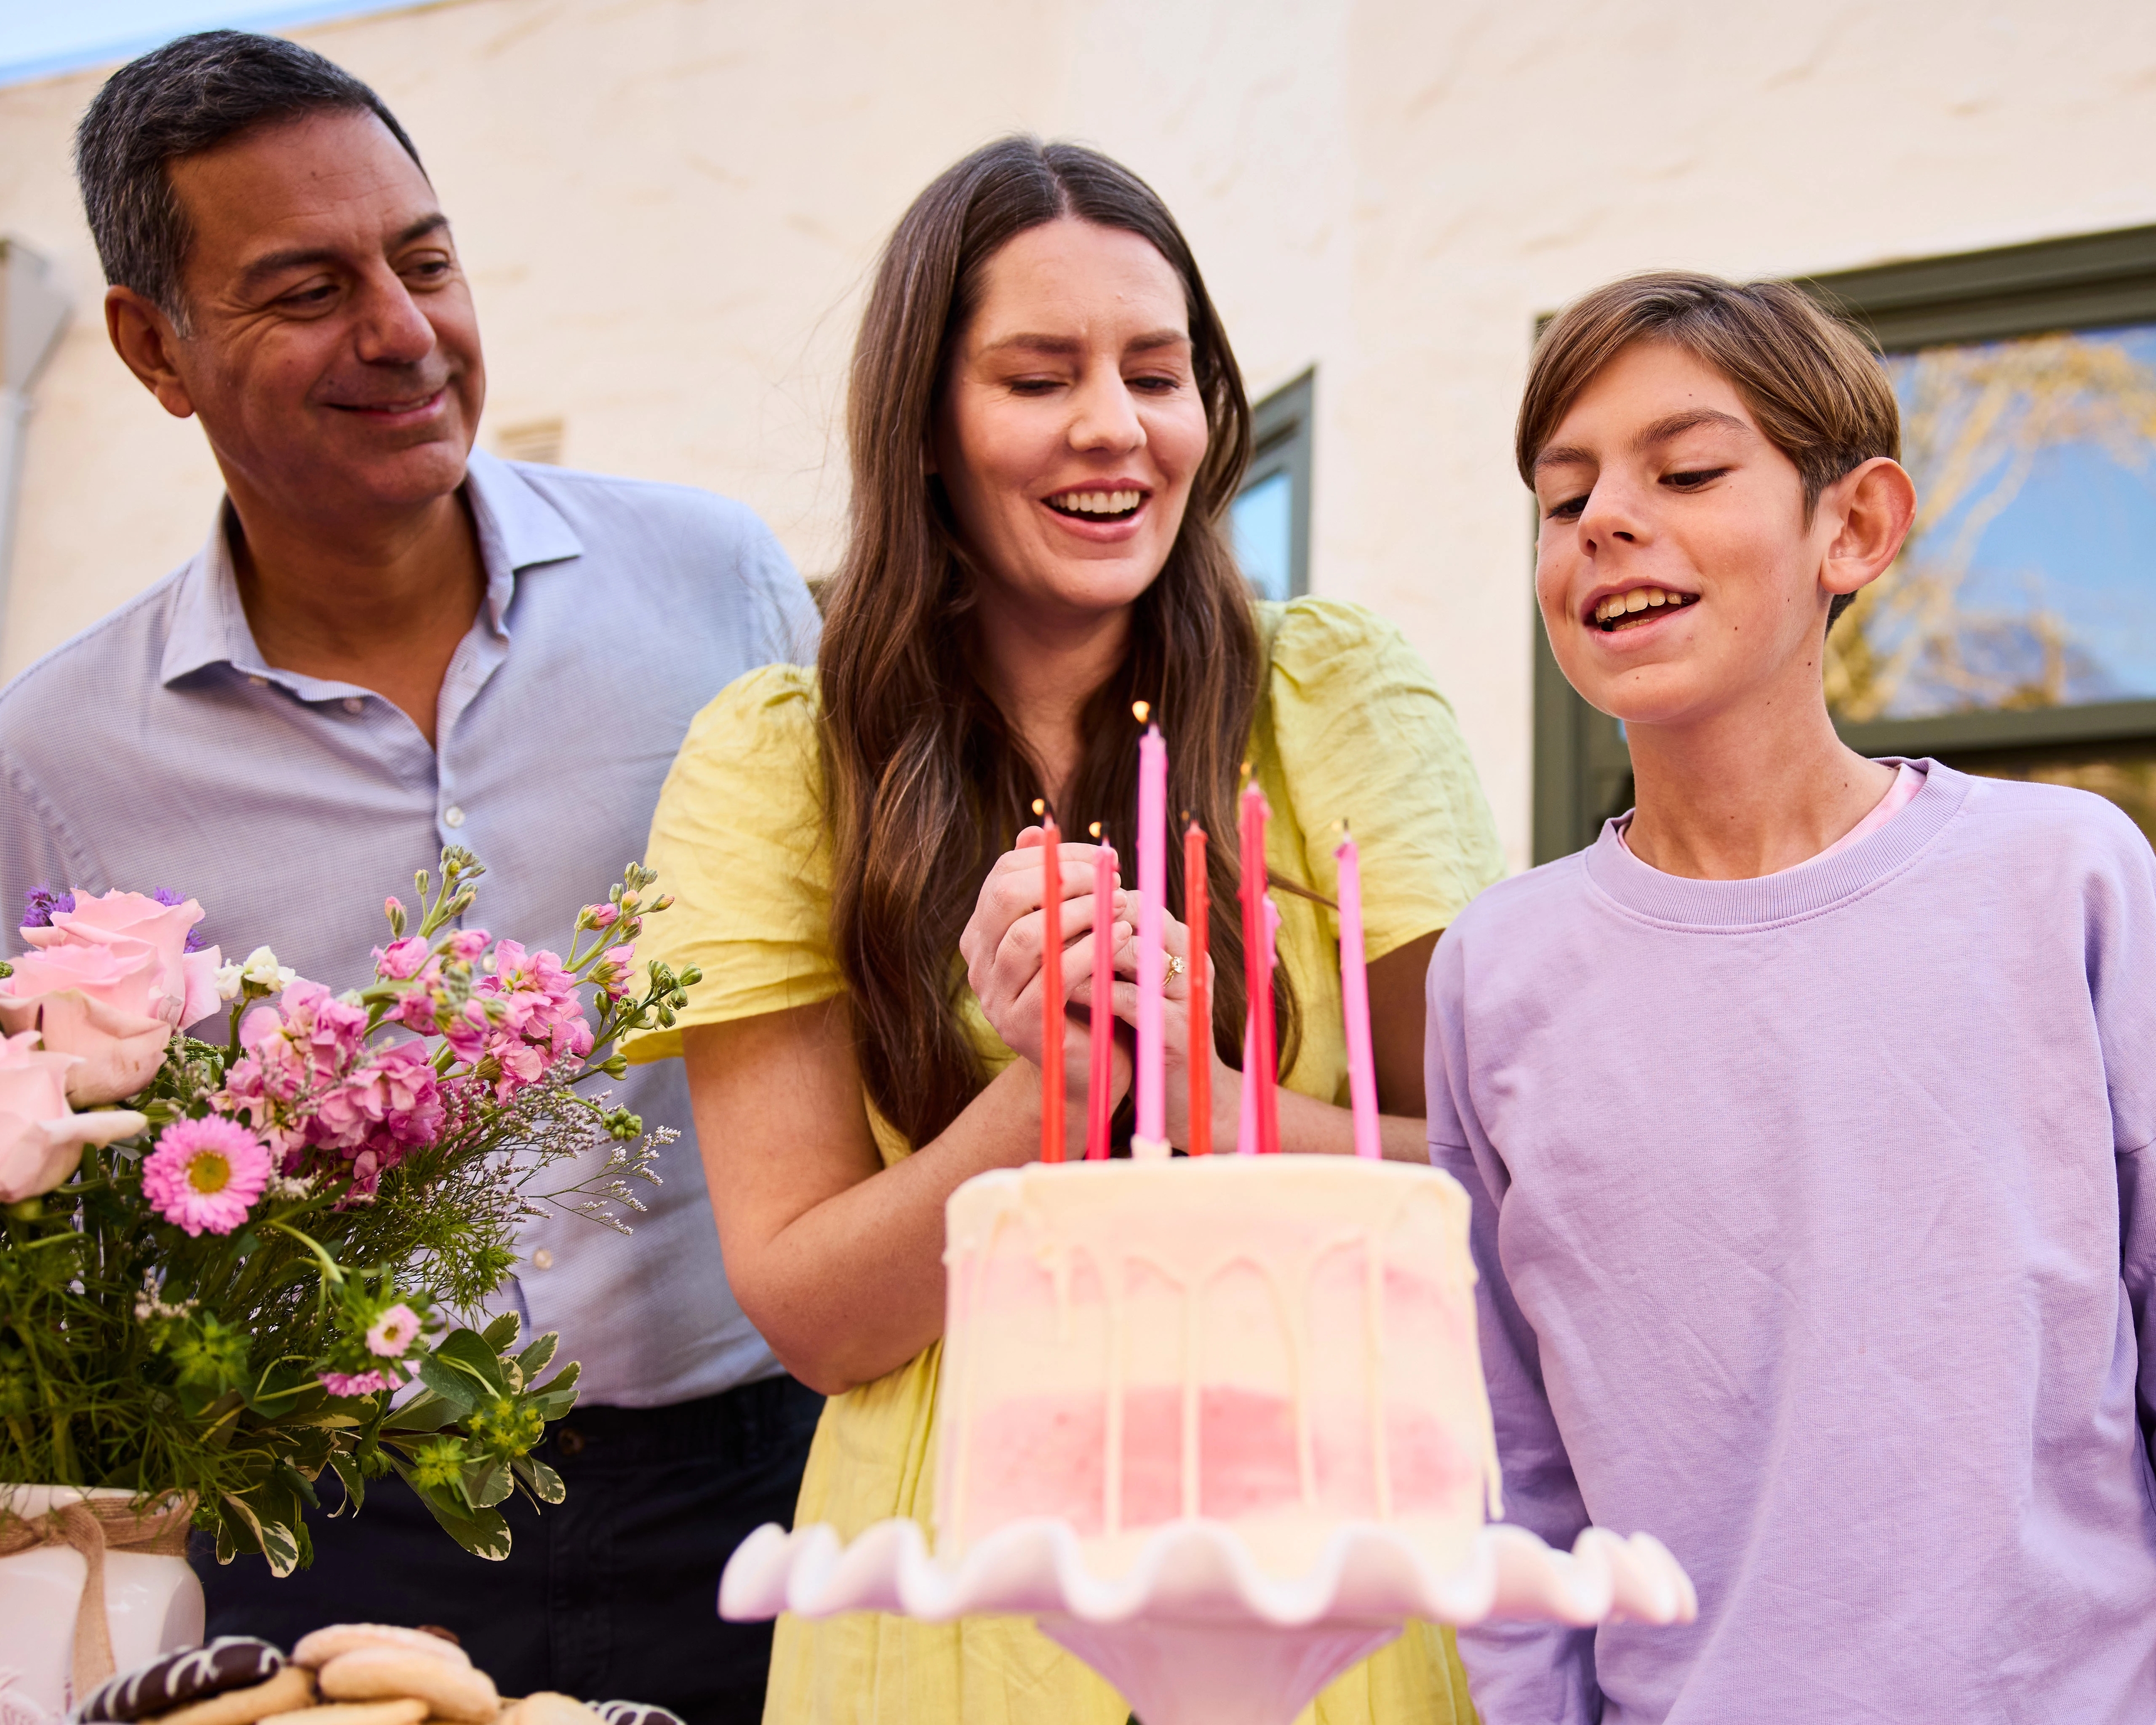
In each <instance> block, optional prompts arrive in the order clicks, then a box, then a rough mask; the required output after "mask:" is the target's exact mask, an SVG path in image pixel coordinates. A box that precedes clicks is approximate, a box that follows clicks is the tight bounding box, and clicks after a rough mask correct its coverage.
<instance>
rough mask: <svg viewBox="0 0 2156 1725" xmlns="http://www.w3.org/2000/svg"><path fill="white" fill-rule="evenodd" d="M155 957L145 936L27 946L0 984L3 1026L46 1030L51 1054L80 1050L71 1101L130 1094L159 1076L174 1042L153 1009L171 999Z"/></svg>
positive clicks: (71, 1074)
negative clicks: (125, 942)
mask: <svg viewBox="0 0 2156 1725" xmlns="http://www.w3.org/2000/svg"><path fill="white" fill-rule="evenodd" d="M31 932H34V933H42V932H44V931H42V930H33V931H31ZM156 967H157V957H156V955H155V954H154V953H153V952H151V951H150V950H149V949H148V948H147V947H144V946H143V945H141V943H140V942H130V943H129V947H126V948H123V947H90V946H57V947H48V948H46V949H45V950H44V951H43V952H25V953H24V954H23V956H22V957H20V958H18V959H17V960H16V961H15V973H14V975H13V976H12V977H9V978H7V979H6V980H5V981H4V982H0V1030H4V1031H6V1032H8V1033H10V1034H32V1033H41V1034H43V1036H44V1045H45V1048H46V1050H47V1051H48V1052H49V1053H51V1054H54V1055H72V1056H74V1060H72V1061H71V1063H70V1065H69V1069H68V1074H67V1088H68V1096H69V1100H70V1101H75V1102H81V1103H92V1102H116V1101H119V1100H120V1099H121V1097H122V1096H133V1095H134V1094H135V1093H136V1091H139V1090H141V1088H142V1087H143V1086H145V1085H146V1084H147V1083H149V1081H151V1079H152V1078H154V1077H156V1076H157V1068H158V1067H159V1066H161V1065H163V1064H164V1060H165V1045H166V1044H167V1043H168V1042H170V1041H171V1040H172V1020H171V1019H168V1018H167V1017H165V1016H163V1015H162V1014H159V1013H157V1012H153V1011H152V1010H151V1007H152V1006H153V1005H157V1004H162V1002H163V1001H164V1000H166V999H169V998H170V997H168V996H162V995H160V993H159V992H158V990H157V986H156V983H155V980H154V972H155V969H156Z"/></svg>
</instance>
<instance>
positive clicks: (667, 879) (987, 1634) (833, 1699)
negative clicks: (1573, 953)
mask: <svg viewBox="0 0 2156 1725" xmlns="http://www.w3.org/2000/svg"><path fill="white" fill-rule="evenodd" d="M1258 609H1259V622H1260V629H1261V631H1262V633H1263V635H1264V637H1265V648H1266V656H1267V661H1268V663H1267V670H1266V674H1265V681H1264V685H1263V687H1262V689H1261V691H1260V700H1259V705H1258V711H1257V713H1256V716H1255V721H1254V723H1253V726H1252V733H1251V738H1250V762H1251V764H1252V766H1253V768H1254V769H1255V772H1256V773H1257V775H1258V779H1259V783H1260V784H1261V785H1262V786H1263V787H1264V789H1265V796H1266V798H1267V800H1268V801H1269V802H1270V803H1271V805H1272V811H1273V818H1272V824H1271V826H1270V829H1269V832H1268V837H1267V843H1266V861H1267V863H1268V865H1270V867H1271V868H1272V869H1273V870H1276V872H1277V873H1279V874H1280V875H1283V876H1285V877H1286V879H1288V880H1293V881H1295V882H1296V883H1297V884H1298V885H1301V886H1306V887H1308V888H1310V889H1311V890H1312V891H1316V892H1318V893H1320V894H1322V895H1323V896H1326V897H1327V898H1331V897H1333V896H1336V895H1335V891H1334V886H1335V880H1336V875H1335V869H1334V865H1333V860H1332V849H1333V846H1334V845H1337V843H1338V842H1339V837H1338V826H1337V823H1339V822H1340V821H1341V820H1342V819H1345V820H1346V821H1347V822H1348V824H1349V825H1350V826H1351V827H1352V829H1353V832H1354V834H1355V840H1356V843H1357V845H1358V847H1359V848H1360V850H1361V853H1362V859H1363V921H1364V933H1365V948H1366V951H1367V952H1368V955H1369V956H1370V957H1373V958H1377V957H1383V955H1384V954H1385V953H1387V952H1391V951H1393V950H1394V949H1395V948H1396V947H1400V946H1403V945H1404V944H1405V943H1406V942H1409V941H1411V940H1414V939H1415V938H1416V937H1418V936H1420V935H1424V934H1428V933H1430V932H1431V931H1433V930H1435V929H1439V928H1442V927H1445V925H1446V924H1447V923H1449V922H1450V921H1451V920H1452V918H1453V917H1454V916H1456V915H1457V914H1458V913H1459V911H1460V909H1461V908H1462V907H1463V906H1465V905H1466V903H1467V901H1468V900H1469V899H1471V898H1472V897H1473V896H1475V894H1476V892H1478V891H1481V888H1483V887H1484V886H1487V885H1488V884H1489V883H1490V882H1491V881H1492V880H1496V878H1497V876H1498V875H1499V874H1500V873H1501V872H1502V866H1503V865H1502V860H1501V855H1500V853H1499V850H1498V847H1497V842H1496V834H1495V833H1494V831H1493V829H1492V827H1491V819H1490V814H1489V809H1488V806H1487V804H1486V803H1485V802H1484V800H1483V797H1482V791H1481V784H1480V783H1479V782H1478V781H1477V779H1476V775H1475V769H1474V767H1473V765H1472V763H1471V762H1470V761H1469V759H1468V756H1467V750H1466V745H1465V744H1464V743H1463V742H1461V740H1460V732H1459V730H1458V727H1457V726H1456V725H1455V722H1454V720H1453V716H1452V711H1451V709H1450V707H1449V706H1447V705H1446V704H1445V699H1444V697H1443V696H1441V695H1440V694H1439V693H1438V691H1437V687H1436V685H1435V682H1434V681H1433V680H1432V679H1431V677H1430V672H1429V670H1427V669H1426V668H1425V667H1424V665H1423V664H1422V662H1421V660H1419V659H1418V658H1417V657H1416V656H1415V655H1414V653H1413V652H1412V651H1411V650H1410V649H1409V647H1408V645H1407V644H1406V643H1405V642H1404V640H1402V639H1400V637H1399V634H1398V633H1397V631H1395V630H1394V629H1393V628H1392V627H1391V626H1390V625H1389V624H1385V623H1383V622H1381V621H1379V620H1378V619H1377V618H1376V617H1374V616H1373V615H1372V614H1370V613H1368V612H1367V611H1364V610H1363V609H1362V608H1359V607H1357V606H1353V605H1347V604H1342V603H1337V602H1336V601H1331V600H1326V599H1316V598H1305V599H1297V600H1294V601H1292V602H1291V603H1288V604H1286V605H1260V607H1259V608H1258ZM816 710H817V697H816V692H815V680H814V675H813V674H812V673H810V672H808V671H807V670H802V669H800V668H799V667H797V666H792V665H768V666H766V667H765V668H763V669H762V670H756V671H752V672H750V673H749V674H748V675H747V676H744V677H742V678H741V679H740V680H737V681H736V682H735V683H733V684H732V685H731V686H729V687H728V688H727V689H726V691H725V692H724V693H722V694H721V695H720V696H719V697H718V698H717V699H716V701H712V702H711V705H710V706H707V707H706V708H705V709H704V711H702V712H701V713H700V714H699V715H698V716H697V717H696V722H695V723H694V724H693V725H692V726H690V731H689V735H688V737H687V740H686V741H685V742H684V743H683V744H682V747H681V752H680V756H679V757H678V758H677V759H676V760H675V763H674V768H673V771H672V773H670V775H669V776H668V778H667V780H666V786H665V790H664V792H663V793H661V794H660V800H659V809H658V813H657V814H656V815H655V817H654V819H653V823H652V830H651V845H650V850H649V853H648V855H647V857H646V860H647V862H648V863H649V865H650V866H652V867H653V868H654V869H656V870H658V871H659V875H660V890H661V891H670V892H672V893H673V894H675V896H676V898H677V900H678V902H677V904H676V905H675V908H674V909H673V910H671V911H669V912H668V913H667V914H666V915H665V916H661V917H658V918H655V919H654V921H653V922H651V923H649V925H647V927H648V928H649V930H650V931H651V932H653V933H654V934H655V935H656V939H655V940H653V939H650V938H649V937H647V939H646V942H645V943H644V949H643V952H644V956H647V957H662V958H665V960H666V961H667V962H668V963H671V964H673V965H675V966H676V967H677V968H678V967H680V966H681V965H685V964H694V965H696V966H697V967H699V968H701V970H702V972H703V973H704V978H703V981H702V982H701V983H700V984H699V985H698V986H697V988H696V989H695V990H694V991H693V992H692V993H691V996H690V1004H689V1008H688V1010H687V1011H686V1012H685V1013H684V1014H682V1015H681V1019H682V1022H683V1023H684V1024H722V1023H726V1022H727V1021H730V1020H731V1019H741V1018H749V1017H753V1016H755V1015H757V1014H762V1013H767V1012H777V1011H780V1010H782V1009H785V1008H788V1007H793V1006H805V1005H808V1004H813V1003H814V1002H816V1001H819V1000H824V999H829V998H830V997H832V996H833V995H835V994H838V993H842V992H843V991H844V987H845V983H844V978H843V977H842V976H841V974H840V973H839V968H838V964H837V962H836V960H835V958H834V957H833V955H832V952H831V950H830V943H829V916H830V893H829V880H830V852H829V845H828V844H827V843H826V842H825V837H824V826H823V821H822V817H821V809H822V801H821V798H822V772H821V768H820V766H819V760H818V755H817V747H816V737H815V732H814V726H815V715H816ZM1223 838H1225V839H1228V840H1229V842H1233V835H1232V834H1214V842H1215V843H1219V842H1220V841H1221V839H1223ZM1277 897H1278V901H1279V903H1280V907H1281V931H1280V939H1279V951H1280V958H1281V963H1283V964H1285V965H1286V967H1287V968H1288V972H1289V973H1290V975H1291V977H1292V978H1293V979H1294V983H1295V990H1296V997H1297V999H1299V1001H1300V1002H1301V1009H1302V1034H1301V1044H1300V1046H1299V1049H1298V1051H1297V1054H1296V1061H1295V1064H1294V1065H1293V1067H1292V1068H1291V1070H1289V1072H1288V1073H1287V1075H1286V1079H1285V1082H1286V1084H1287V1085H1288V1086H1291V1088H1293V1089H1295V1090H1297V1091H1301V1092H1302V1093H1303V1094H1305V1095H1306V1096H1321V1097H1323V1098H1325V1099H1327V1101H1333V1102H1336V1103H1339V1104H1342V1105H1345V1104H1346V1102H1347V1052H1346V1041H1345V1033H1344V1030H1343V1028H1342V1021H1341V1013H1340V988H1339V968H1338V965H1339V961H1338V947H1337V941H1338V933H1339V930H1338V922H1337V917H1336V916H1334V914H1333V912H1332V911H1329V910H1327V909H1326V908H1325V907H1324V906H1320V905H1316V904H1313V903H1312V902H1311V901H1309V900H1307V899H1301V898H1297V897H1295V896H1291V895H1288V894H1280V895H1277ZM962 1012H963V1014H964V1015H965V1019H966V1022H967V1024H968V1029H970V1031H971V1032H972V1034H973V1039H974V1041H975V1042H976V1044H977V1045H978V1046H979V1048H980V1050H981V1052H982V1055H983V1059H984V1060H986V1061H987V1063H988V1066H989V1069H990V1070H1000V1069H1001V1068H1002V1067H1003V1066H1004V1065H1008V1064H1009V1062H1010V1061H1011V1060H1013V1059H1014V1058H1015V1056H1014V1055H1013V1054H1012V1053H1011V1051H1010V1050H1009V1048H1008V1047H1006V1046H1005V1045H1004V1043H1003V1041H1002V1040H1001V1039H1000V1038H998V1036H997V1035H996V1034H995V1032H994V1031H993V1030H992V1029H990V1028H989V1027H988V1020H987V1019H986V1018H985V1017H983V1015H982V1013H981V1010H980V1007H979V1004H978V1001H976V1000H975V999H974V998H973V994H972V993H971V992H970V991H968V992H965V993H963V995H962ZM679 1053H680V1033H679V1032H678V1031H670V1032H669V1031H660V1032H654V1033H653V1034H649V1035H646V1036H644V1037H643V1038H641V1039H639V1040H638V1041H636V1042H635V1043H634V1044H633V1045H631V1046H630V1048H629V1058H630V1059H631V1060H660V1059H664V1058H666V1057H667V1056H669V1055H677V1054H679ZM865 1101H866V1099H865V1098H864V1102H865ZM869 1119H870V1126H871V1127H872V1128H873V1130H874V1132H875V1139H876V1144H877V1147H878V1148H879V1150H880V1153H881V1154H882V1156H883V1159H884V1163H885V1166H889V1165H890V1164H891V1163H894V1162H896V1161H897V1160H898V1159H899V1158H901V1157H903V1156H905V1155H906V1153H908V1151H909V1149H910V1148H911V1147H910V1146H909V1145H908V1144H907V1143H906V1142H905V1141H904V1140H903V1139H902V1138H901V1137H899V1136H898V1134H897V1133H896V1132H895V1131H893V1130H892V1128H891V1126H890V1125H889V1124H888V1122H885V1121H884V1120H882V1119H881V1118H880V1117H878V1116H877V1114H876V1112H875V1109H874V1108H873V1107H870V1108H869ZM941 1355H942V1347H941V1344H938V1345H937V1346H934V1347H931V1348H928V1349H927V1351H926V1352H925V1353H922V1354H921V1356H920V1357H919V1358H916V1359H914V1360H912V1361H911V1362H910V1363H907V1364H906V1365H903V1366H901V1367H900V1368H898V1369H897V1370H896V1371H894V1372H892V1373H889V1374H888V1375H886V1376H885V1377H883V1378H878V1379H877V1380H876V1381H875V1383H873V1384H864V1385H863V1386H862V1387H861V1388H860V1389H855V1390H851V1391H850V1392H848V1393H847V1394H844V1395H840V1396H834V1397H833V1398H832V1399H831V1400H830V1402H829V1404H827V1405H826V1407H825V1409H824V1417H823V1422H822V1424H821V1425H819V1427H818V1429H817V1433H816V1440H815V1445H814V1449H813V1450H811V1452H810V1454H809V1458H808V1472H807V1475H806V1476H805V1477H804V1479H803V1481H802V1486H801V1499H800V1507H799V1510H798V1514H797V1524H798V1525H803V1526H805V1525H807V1524H808V1523H810V1522H829V1523H831V1524H832V1525H833V1526H834V1527H836V1528H837V1530H838V1532H839V1535H840V1537H841V1538H847V1539H850V1538H853V1537H854V1536H855V1535H856V1534H858V1533H859V1532H861V1530H862V1529H863V1528H865V1527H868V1526H869V1525H870V1523H871V1522H878V1521H881V1520H883V1519H885V1517H891V1516H911V1517H914V1518H915V1519H916V1520H918V1521H919V1522H921V1524H922V1525H923V1527H924V1528H927V1527H931V1526H932V1519H933V1517H932V1512H933V1504H932V1492H933V1487H934V1478H935V1467H934V1453H935V1441H934V1440H935V1430H934V1409H935V1402H936V1381H937V1366H938V1363H939V1361H940V1358H941ZM1128 1714H1129V1708H1128V1707H1127V1705H1126V1704H1125V1703H1124V1702H1122V1699H1121V1698H1120V1697H1117V1696H1116V1693H1115V1692H1114V1691H1113V1690H1111V1688H1110V1687H1109V1686H1107V1684H1106V1683H1105V1682H1103V1681H1101V1679H1100V1678H1099V1677H1097V1676H1095V1675H1094V1674H1093V1672H1092V1671H1091V1670H1090V1669H1088V1668H1087V1667H1086V1666H1084V1665H1082V1664H1081V1663H1080V1662H1079V1661H1077V1660H1075V1659H1074V1658H1072V1657H1071V1656H1070V1655H1069V1654H1067V1653H1065V1652H1064V1651H1063V1650H1062V1649H1061V1648H1060V1647H1058V1646H1056V1645H1055V1643H1053V1642H1051V1641H1050V1640H1048V1639H1047V1637H1046V1636H1045V1635H1041V1634H1040V1633H1039V1631H1038V1630H1035V1629H1034V1627H1033V1625H1032V1624H1031V1623H1030V1622H1029V1621H1028V1620H1025V1619H1023V1618H1012V1617H980V1618H972V1619H968V1620H963V1621H961V1622H959V1623H956V1624H951V1625H928V1624H916V1623H912V1622H910V1621H908V1620H905V1619H901V1618H896V1617H888V1616H880V1615H865V1614H864V1615H850V1616H845V1617H839V1618H832V1619H827V1620H824V1621H823V1622H820V1623H809V1622H804V1621H801V1620H797V1619H793V1618H791V1617H787V1618H782V1619H781V1620H779V1625H778V1637H777V1641H776V1645H775V1646H774V1649H773V1656H772V1669H771V1687H770V1692H769V1700H768V1702H767V1704H766V1707H765V1711H764V1717H765V1719H766V1720H767V1722H771V1725H957V1722H959V1721H962V1722H964V1725H1124V1722H1125V1720H1126V1719H1127V1717H1128ZM1313 1717H1314V1719H1315V1722H1316V1725H1377V1722H1381V1721H1382V1722H1384V1725H1409V1722H1414V1725H1472V1722H1473V1720H1474V1717H1475V1715H1474V1710H1473V1708H1472V1707H1471V1705H1470V1703H1469V1702H1468V1699H1467V1685H1466V1676H1465V1674H1464V1673H1463V1672H1462V1671H1461V1670H1460V1662H1459V1656H1458V1655H1457V1654H1456V1653H1455V1651H1454V1650H1453V1646H1452V1636H1451V1632H1450V1630H1445V1631H1442V1632H1440V1630H1436V1629H1435V1628H1433V1627H1431V1626H1430V1625H1424V1624H1413V1625H1409V1628H1408V1631H1407V1633H1406V1634H1405V1635H1403V1636H1402V1637H1401V1638H1400V1639H1399V1640H1397V1641H1395V1642H1394V1643H1392V1644H1391V1645H1389V1646H1387V1647H1385V1648H1383V1649H1382V1650H1381V1651H1378V1653H1376V1654H1374V1655H1373V1656H1371V1657H1370V1658H1369V1659H1368V1660H1366V1661H1363V1663H1362V1664H1361V1665H1359V1666H1356V1667H1355V1668H1354V1669H1353V1671H1348V1672H1347V1673H1346V1674H1345V1675H1344V1676H1341V1677H1340V1678H1339V1679H1338V1680H1337V1681H1335V1682H1334V1683H1333V1684H1332V1686H1330V1687H1329V1688H1327V1690H1326V1692H1324V1693H1323V1694H1322V1696H1320V1697H1318V1699H1317V1702H1316V1704H1315V1707H1314V1709H1313V1710H1312V1711H1308V1712H1305V1714H1304V1716H1303V1720H1304V1722H1308V1721H1311V1720H1312V1719H1313ZM1299 1725H1300V1722H1299Z"/></svg>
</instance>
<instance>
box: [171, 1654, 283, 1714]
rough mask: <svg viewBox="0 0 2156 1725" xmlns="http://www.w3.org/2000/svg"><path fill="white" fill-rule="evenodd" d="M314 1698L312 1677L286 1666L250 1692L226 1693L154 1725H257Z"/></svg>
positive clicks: (246, 1690)
mask: <svg viewBox="0 0 2156 1725" xmlns="http://www.w3.org/2000/svg"><path fill="white" fill-rule="evenodd" d="M314 1698H315V1674H314V1673H313V1672H312V1671H307V1670H305V1669H304V1668H303V1667H301V1666H296V1665H288V1666H285V1669H284V1670H282V1671H280V1672H278V1673H277V1675H276V1676H274V1677H272V1678H271V1679H270V1680H269V1681H268V1682H266V1683H257V1684H256V1685H255V1686H254V1687H253V1688H252V1689H228V1690H226V1691H225V1692H224V1693H223V1694H222V1695H213V1696H212V1697H210V1698H209V1699H208V1701H198V1702H194V1703H193V1705H192V1706H189V1707H177V1708H175V1709H174V1710H173V1711H172V1712H169V1713H164V1714H161V1715H160V1716H159V1717H158V1719H157V1725H259V1722H260V1721H262V1720H264V1719H266V1718H268V1717H270V1715H271V1714H273V1713H289V1712H291V1711H292V1709H293V1708H295V1707H305V1706H306V1705H307V1703H308V1702H311V1701H312V1700H313V1699H314Z"/></svg>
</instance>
